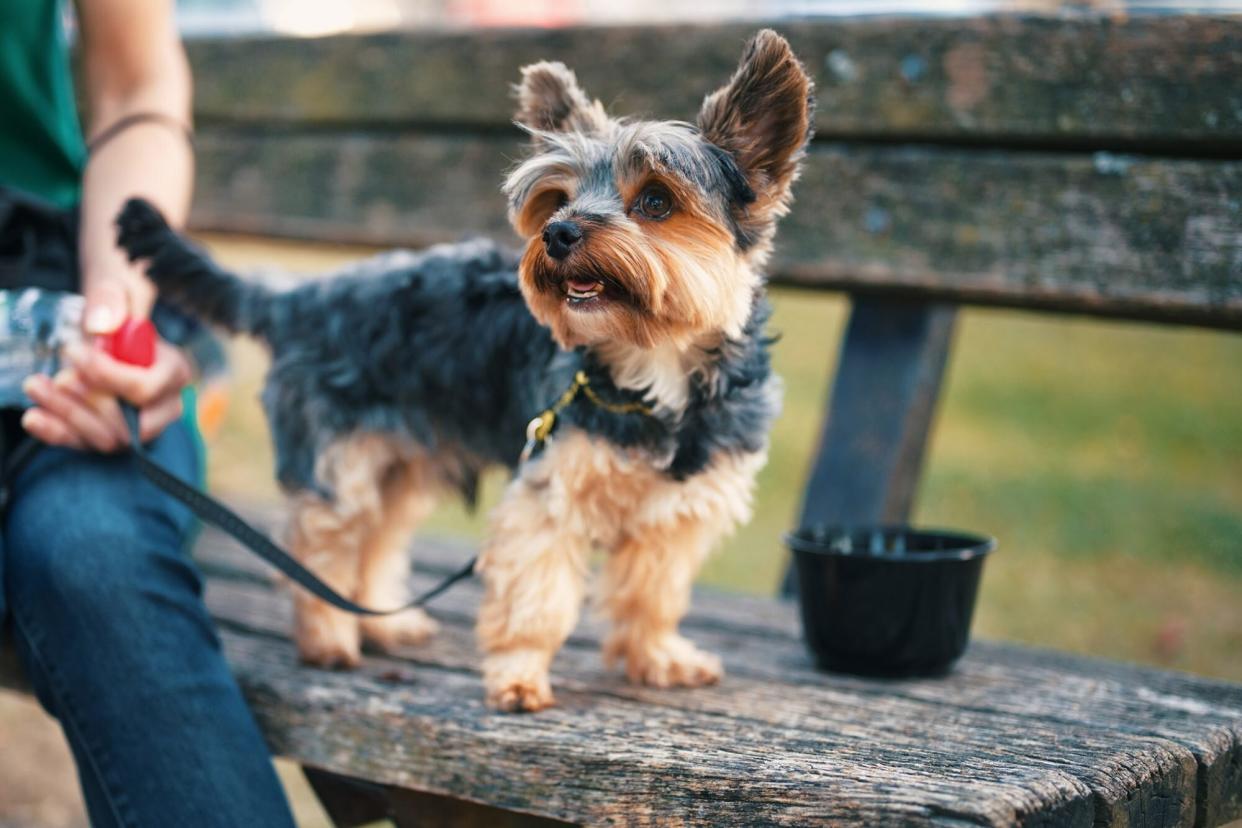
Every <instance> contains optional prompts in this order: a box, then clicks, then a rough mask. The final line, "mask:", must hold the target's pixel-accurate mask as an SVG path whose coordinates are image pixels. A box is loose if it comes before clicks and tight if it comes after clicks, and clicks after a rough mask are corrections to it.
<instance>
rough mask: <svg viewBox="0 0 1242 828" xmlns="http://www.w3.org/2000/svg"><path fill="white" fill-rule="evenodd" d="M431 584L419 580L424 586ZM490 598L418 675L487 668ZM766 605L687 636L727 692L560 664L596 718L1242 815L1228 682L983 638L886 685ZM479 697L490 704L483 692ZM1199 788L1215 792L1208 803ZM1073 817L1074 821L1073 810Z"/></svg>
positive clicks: (236, 618) (276, 631)
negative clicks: (723, 723) (717, 730)
mask: <svg viewBox="0 0 1242 828" xmlns="http://www.w3.org/2000/svg"><path fill="white" fill-rule="evenodd" d="M461 553H462V550H460V549H457V550H453V551H451V552H448V553H445V552H443V551H442V550H441V549H440V548H439V547H435V546H429V547H425V548H424V549H422V550H420V556H419V557H420V559H430V563H431V564H432V566H431V567H430V568H432V569H439V568H444V567H447V566H450V565H451V564H452V563H453V562H455V561H459V560H460V555H461ZM211 556H212V559H213V561H218V562H220V563H222V564H223V571H227V572H234V573H235V572H239V571H240V572H242V573H250V572H252V571H253V564H251V563H248V562H246V561H244V560H242V559H240V558H237V557H236V555H235V554H233V553H230V552H228V551H227V549H222V550H220V551H215V550H213V551H212V552H211ZM213 565H214V564H213ZM429 578H430V576H420V577H419V579H418V580H419V583H420V584H425V583H428V582H429ZM477 595H478V586H477V584H465V585H463V586H462V587H461V588H459V589H458V590H455V591H454V592H451V593H449V594H447V595H446V596H444V599H443V600H444V604H443V605H440V604H439V603H438V604H437V607H436V609H435V614H436V615H437V616H438V617H440V618H441V619H442V621H444V622H445V627H444V630H443V632H442V635H441V637H440V639H439V640H438V641H436V642H434V643H432V644H431V645H430V646H428V647H425V648H419V649H417V650H410V651H408V653H405V654H403V656H404V658H408V659H410V660H411V664H412V672H411V673H410V675H411V676H412V677H413V678H414V680H415V681H416V682H418V681H419V676H420V675H422V673H423V671H425V670H431V671H433V672H434V671H435V670H440V669H447V670H451V671H453V672H454V673H455V674H458V673H460V672H461V671H467V672H474V671H475V670H476V669H477V663H476V660H475V658H474V657H473V656H472V655H471V654H470V651H471V633H470V624H471V621H472V617H473V606H474V602H475V601H476V600H477ZM208 600H209V602H210V603H211V605H212V607H213V611H214V612H215V613H216V614H217V616H218V617H220V618H221V619H222V620H223V621H224V623H225V624H226V625H227V626H228V627H229V628H230V629H234V630H238V631H245V632H247V633H254V632H256V631H257V632H259V633H261V634H264V635H280V634H282V633H283V630H284V629H285V628H286V625H287V623H288V608H287V602H286V601H284V600H282V599H274V596H272V594H271V593H270V592H269V591H268V590H267V588H266V585H265V584H262V582H261V581H259V582H257V583H256V580H255V579H254V578H253V576H250V575H246V577H243V578H242V579H241V580H234V581H232V582H231V583H230V582H229V580H228V579H224V578H219V577H217V578H214V579H213V580H212V581H211V587H210V590H209V596H208ZM740 600H741V601H742V603H743V604H749V603H758V602H756V601H755V599H740ZM764 603H766V604H767V605H769V606H770V607H771V608H772V609H773V610H775V612H776V613H777V614H781V615H782V616H783V621H782V623H780V624H778V625H775V626H774V627H773V629H772V630H770V631H767V630H763V629H760V630H756V629H755V628H754V627H732V628H731V627H730V626H729V625H728V623H727V619H729V618H733V619H736V618H738V617H739V616H741V617H746V616H747V615H749V612H748V611H747V607H745V606H741V607H740V606H739V605H738V602H737V601H735V600H734V599H733V597H732V596H730V597H729V598H727V599H721V598H712V597H711V596H700V600H699V602H698V604H697V605H696V609H695V611H694V613H693V618H692V619H691V623H690V624H689V625H688V627H689V628H690V629H691V630H692V631H693V632H692V634H693V635H694V637H695V638H697V639H699V640H701V641H702V642H703V643H704V644H705V645H707V646H710V647H712V648H714V649H717V650H718V651H721V652H724V653H725V655H726V663H727V667H728V670H729V672H730V676H729V678H728V680H727V681H726V684H725V685H723V686H722V687H720V688H711V689H706V690H702V691H695V692H693V693H677V692H662V691H652V690H646V689H642V688H633V687H630V686H628V685H626V684H624V683H623V682H621V681H620V680H619V679H618V678H617V677H616V676H615V675H613V674H609V673H601V671H600V667H599V662H598V656H597V655H596V653H595V650H596V649H597V646H598V640H599V634H600V630H599V627H598V624H592V623H589V622H588V623H587V624H586V625H585V627H584V629H583V630H582V631H580V632H579V633H578V634H576V635H575V637H574V638H573V639H571V642H570V644H569V646H568V647H567V648H566V650H565V651H563V653H562V655H561V656H560V657H559V659H558V663H557V676H558V679H560V681H559V682H558V688H560V687H568V688H570V692H571V694H582V695H574V696H573V697H574V698H575V699H577V701H576V702H575V704H579V703H584V704H587V707H588V708H589V711H587V714H588V716H590V715H593V711H594V703H593V702H590V703H588V701H587V700H588V699H598V698H600V697H604V698H608V699H623V700H628V701H631V702H636V703H640V704H642V705H648V706H673V707H676V708H677V709H678V710H679V711H681V713H679V714H678V715H683V714H684V715H687V716H690V715H693V716H703V715H710V716H712V717H724V718H725V719H736V720H738V721H737V724H735V725H734V726H733V728H734V729H735V730H739V732H745V731H746V730H747V729H748V728H750V727H751V726H752V725H753V723H754V722H755V721H762V722H763V723H765V724H768V725H773V726H780V727H786V728H789V729H790V731H792V732H795V733H797V732H801V733H803V734H804V735H803V736H802V737H800V738H802V739H803V740H804V741H805V740H806V739H814V738H816V734H820V733H823V732H828V733H831V734H834V736H837V737H841V738H845V739H847V740H857V741H858V742H859V743H862V744H875V743H882V744H884V745H886V746H889V747H890V748H893V749H897V748H898V747H899V748H900V749H901V750H903V751H904V750H914V751H919V750H926V749H928V746H937V747H935V748H934V749H933V752H932V754H920V757H921V758H919V759H918V761H919V762H922V763H930V764H929V765H927V766H928V767H936V768H943V767H945V762H946V761H950V759H949V756H951V755H961V756H965V755H969V756H971V757H972V760H971V761H972V763H973V762H978V763H979V767H980V768H983V769H984V770H986V768H988V767H992V768H994V769H996V768H1004V767H1008V768H1009V769H1010V771H1009V772H1018V769H1019V768H1027V769H1028V770H1031V771H1032V772H1034V773H1036V777H1035V778H1044V777H1043V776H1041V775H1040V774H1045V773H1055V774H1069V776H1070V778H1073V779H1076V780H1078V781H1077V783H1076V784H1082V785H1085V786H1087V789H1088V790H1090V791H1091V792H1092V800H1093V801H1094V802H1095V805H1094V806H1093V807H1094V808H1095V811H1094V816H1092V817H1091V819H1093V820H1097V821H1098V822H1099V824H1115V825H1121V824H1169V825H1174V824H1193V823H1194V821H1195V816H1196V810H1198V811H1200V812H1201V814H1200V816H1201V817H1202V818H1201V819H1200V820H1199V824H1215V823H1214V822H1204V821H1203V820H1204V819H1206V818H1207V817H1208V816H1209V815H1212V816H1213V818H1215V817H1216V816H1220V815H1222V814H1225V815H1228V814H1230V813H1236V797H1237V795H1238V788H1239V787H1242V780H1237V779H1234V780H1233V783H1232V787H1229V788H1227V790H1226V791H1217V790H1215V789H1213V788H1212V787H1211V782H1210V779H1211V775H1212V773H1214V772H1216V771H1220V770H1221V769H1222V768H1223V769H1224V770H1225V771H1227V770H1228V768H1229V766H1230V763H1231V762H1232V763H1233V766H1234V767H1235V768H1236V762H1237V759H1238V757H1239V755H1240V754H1239V745H1242V688H1237V687H1233V686H1230V685H1223V686H1222V687H1223V690H1222V689H1221V688H1218V687H1217V686H1216V685H1215V684H1214V683H1212V682H1201V681H1200V680H1197V679H1193V678H1190V677H1179V676H1176V675H1175V674H1167V673H1161V672H1159V671H1151V670H1143V669H1142V668H1132V667H1129V666H1128V665H1104V670H1103V672H1104V673H1107V672H1108V670H1109V669H1112V668H1113V667H1116V668H1119V669H1123V670H1125V671H1126V672H1125V673H1124V676H1123V679H1122V680H1117V679H1114V678H1111V677H1108V676H1104V677H1097V675H1096V674H1097V672H1099V670H1097V668H1096V664H1097V663H1096V662H1094V661H1089V660H1086V659H1077V660H1074V659H1073V658H1072V657H1069V658H1070V660H1069V661H1068V662H1066V663H1065V664H1062V665H1058V666H1057V667H1049V666H1044V665H1040V664H1038V662H1039V661H1040V660H1041V659H1042V658H1044V657H1045V656H1044V654H1039V653H1037V652H1033V651H1025V650H1022V649H1021V648H1007V647H998V646H996V645H982V652H981V651H980V646H978V645H977V646H976V647H975V648H974V649H973V650H972V652H971V654H969V655H968V656H967V658H966V660H965V661H964V662H963V665H962V667H961V668H959V670H958V671H957V672H956V673H955V674H954V675H953V676H951V677H950V678H948V679H945V680H930V681H912V682H892V683H877V682H868V681H865V680H861V679H851V678H848V677H841V676H827V675H824V674H821V673H816V672H814V671H812V670H810V669H809V667H808V665H807V660H806V657H805V655H804V654H803V652H802V648H801V644H800V642H799V641H797V640H796V638H794V636H793V634H792V633H791V632H790V629H791V625H792V611H791V610H789V609H788V608H787V607H785V608H782V607H780V606H778V605H777V604H776V603H775V602H764ZM704 612H711V613H714V614H715V615H716V616H717V620H711V619H710V618H709V619H707V621H706V623H703V622H702V621H701V620H700V619H701V617H702V615H703V614H704ZM722 621H723V622H724V623H722ZM1028 653H1031V655H1028ZM1000 654H1008V656H1007V657H1008V659H1009V661H1010V662H1012V663H1009V664H1006V665H1005V667H1004V668H999V667H996V666H995V662H996V661H997V659H998V655H1000ZM1031 662H1035V663H1034V664H1032V663H1031ZM376 669H377V670H380V671H383V670H388V669H391V668H390V667H376ZM427 680H428V681H429V682H433V683H434V682H437V681H438V679H434V678H431V677H429V678H428V679H427ZM473 692H474V694H475V695H474V698H475V699H476V700H477V698H478V692H479V691H478V689H477V687H476V688H475V689H474V691H473ZM558 692H559V689H558ZM562 695H564V694H562ZM1158 700H1163V701H1164V703H1163V704H1162V703H1159V702H1158ZM1231 705H1233V706H1231ZM580 710H581V708H580ZM586 721H592V722H593V721H594V720H593V719H591V718H588V719H586ZM842 749H844V748H842V747H841V746H840V745H834V746H833V747H832V748H831V749H829V748H824V749H823V751H824V753H825V755H827V756H835V755H836V753H837V752H839V751H840V750H842ZM936 750H941V751H943V752H940V753H936V752H935V751H936ZM954 751H956V752H957V753H956V754H955V753H954ZM868 756H870V754H868ZM1196 760H1197V765H1196ZM850 761H851V762H858V761H863V762H867V761H870V759H869V758H864V759H859V758H854V759H851V760H850ZM991 763H995V764H991ZM972 767H973V765H972ZM1023 772H1025V771H1023ZM1217 776H1220V774H1219V773H1217ZM1005 778H1009V777H1005ZM1226 783H1227V784H1229V783H1228V781H1227V780H1226ZM1200 791H1202V792H1206V793H1205V796H1210V797H1215V798H1212V799H1209V798H1204V799H1199V792H1200ZM1229 791H1232V792H1233V794H1232V795H1233V797H1234V803H1233V805H1230V804H1229V803H1230V801H1229V798H1228V792H1229ZM1231 807H1233V808H1235V810H1233V811H1230V810H1229V808H1231ZM1062 815H1063V816H1065V817H1066V818H1069V812H1065V813H1064V814H1062ZM1083 818H1084V819H1085V818H1086V817H1085V816H1084V817H1083ZM1216 821H1221V820H1216Z"/></svg>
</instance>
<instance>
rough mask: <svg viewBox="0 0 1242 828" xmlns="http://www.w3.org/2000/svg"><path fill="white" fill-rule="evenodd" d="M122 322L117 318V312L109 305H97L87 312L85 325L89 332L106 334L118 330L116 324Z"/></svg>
mask: <svg viewBox="0 0 1242 828" xmlns="http://www.w3.org/2000/svg"><path fill="white" fill-rule="evenodd" d="M119 324H121V320H120V319H118V318H117V314H116V312H115V311H114V310H112V308H110V307H108V306H107V305H96V306H95V307H93V308H91V309H90V311H89V312H88V313H87V314H86V321H85V323H84V325H83V327H85V328H86V332H87V333H92V334H106V333H112V332H113V331H114V330H116V326H117V325H119Z"/></svg>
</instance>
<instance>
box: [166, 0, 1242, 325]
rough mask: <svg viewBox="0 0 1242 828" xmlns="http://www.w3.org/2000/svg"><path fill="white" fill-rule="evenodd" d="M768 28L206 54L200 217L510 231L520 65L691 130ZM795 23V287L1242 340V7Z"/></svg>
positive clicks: (342, 228)
mask: <svg viewBox="0 0 1242 828" xmlns="http://www.w3.org/2000/svg"><path fill="white" fill-rule="evenodd" d="M757 27H758V24H750V25H742V24H737V25H732V24H731V25H728V26H674V27H648V28H641V29H639V28H630V27H617V28H605V29H569V30H558V31H529V30H482V31H472V32H468V33H444V32H421V33H404V34H384V35H370V36H341V37H330V38H322V39H312V40H302V39H287V38H256V39H244V40H214V39H207V40H198V41H193V42H192V43H191V44H190V55H191V61H192V63H193V64H194V67H195V72H196V81H197V103H196V111H197V117H198V121H199V130H200V164H201V166H200V178H199V191H198V198H197V201H196V209H195V213H194V216H193V223H194V226H196V227H197V228H199V229H206V230H212V229H214V230H228V231H243V232H254V233H271V234H276V235H285V236H293V237H298V238H311V239H323V240H331V241H345V242H370V243H376V244H382V245H424V244H428V243H432V242H437V241H450V240H456V239H459V238H461V237H462V236H464V235H470V234H477V233H487V234H493V235H499V236H500V237H501V238H511V239H512V238H513V236H512V235H511V232H510V231H509V230H508V227H507V223H506V220H505V204H504V201H503V198H502V197H501V195H500V193H499V185H500V182H501V180H502V178H503V175H504V171H505V170H506V169H507V168H508V167H509V166H511V165H512V163H513V162H514V160H515V159H516V158H520V157H521V155H522V153H523V151H524V145H523V139H522V138H521V136H520V135H519V134H518V132H517V130H516V129H515V128H514V127H513V126H512V124H511V123H510V122H509V118H510V116H511V113H512V108H513V102H512V100H511V98H510V85H511V84H512V83H513V81H514V80H515V79H517V77H518V70H519V67H521V66H522V65H524V64H526V63H529V62H532V61H535V60H539V59H559V60H564V61H565V62H566V63H568V64H570V65H571V66H573V67H574V68H575V69H576V70H577V71H578V73H579V74H580V76H581V78H582V81H583V83H584V84H585V86H586V88H587V89H588V91H590V92H591V93H592V94H595V95H598V96H599V97H600V98H601V99H603V100H604V101H606V102H608V103H609V104H610V105H612V106H613V107H614V108H615V109H616V110H617V111H620V112H628V113H653V114H656V115H659V116H668V117H680V118H693V116H694V114H695V112H696V110H697V107H698V105H699V102H700V101H701V99H702V97H703V95H704V94H705V93H706V92H708V91H710V90H712V89H714V88H715V87H716V86H717V85H719V84H720V83H721V82H722V81H723V80H724V79H725V78H726V77H727V76H728V75H729V73H730V72H731V71H732V68H733V67H734V66H735V65H736V61H737V57H738V53H739V50H740V45H741V43H742V42H743V41H744V40H745V38H746V36H747V35H748V34H749V33H751V32H753V31H754V30H755V29H756V28H757ZM778 28H779V29H780V30H781V31H782V32H784V33H785V34H787V35H788V36H789V37H790V39H791V41H792V43H793V45H794V48H795V49H796V50H797V51H798V53H799V54H800V55H801V56H802V57H803V58H804V60H805V61H806V62H807V64H808V66H809V68H810V69H811V71H812V72H813V73H814V74H815V75H817V80H818V84H819V87H818V98H819V109H818V112H819V114H818V116H817V126H818V129H819V136H818V138H817V139H816V142H815V144H814V145H813V147H812V148H811V152H810V155H809V158H808V160H807V164H806V171H805V174H804V176H803V180H802V181H801V182H800V184H799V185H798V188H797V191H796V195H797V202H796V205H795V209H794V212H793V213H792V215H790V216H789V218H788V219H787V220H786V221H785V223H784V225H783V226H782V229H781V233H780V237H779V239H778V244H777V256H776V258H775V260H774V262H773V268H772V275H773V279H774V280H775V281H776V282H778V283H784V284H794V285H800V286H805V287H812V288H820V289H834V290H846V291H849V292H851V293H873V294H880V295H882V296H884V297H885V298H892V297H897V298H901V299H911V300H916V301H947V302H958V303H976V304H998V305H1008V306H1015V307H1024V308H1040V309H1050V310H1057V311H1071V312H1085V313H1092V314H1099V315H1107V316H1120V317H1129V318H1138V319H1152V320H1162V321H1171V322H1181V323H1190V324H1198V325H1207V326H1216V327H1225V328H1234V329H1242V84H1239V83H1238V82H1237V78H1238V77H1242V17H1217V18H1213V17H1189V18H1188V17H1177V18H1172V17H1158V16H1150V17H1135V18H1132V19H1128V20H1121V19H1117V20H1114V19H1109V18H1098V17H1084V18H1079V19H1069V20H1055V19H1047V18H1044V19H1038V18H1037V19H1029V18H1010V17H989V18H981V19H974V20H969V21H962V20H952V21H948V20H927V19H921V20H920V19H913V20H911V19H904V20H852V21H836V22H823V21H820V22H800V23H790V24H787V25H786V24H780V25H778ZM1136 150H1141V151H1142V152H1143V154H1135V152H1134V151H1136ZM1127 153H1128V154H1127Z"/></svg>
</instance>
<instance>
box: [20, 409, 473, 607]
mask: <svg viewBox="0 0 1242 828" xmlns="http://www.w3.org/2000/svg"><path fill="white" fill-rule="evenodd" d="M121 411H122V413H123V414H124V415H125V424H126V426H128V428H129V440H130V449H131V452H132V455H133V458H134V461H135V462H136V463H137V464H138V470H139V471H140V472H142V475H143V477H145V478H147V480H150V481H151V483H152V484H154V485H155V486H156V488H158V489H160V490H161V491H163V492H164V493H166V494H168V495H169V496H171V497H173V498H176V499H177V500H179V501H180V502H181V503H183V504H185V506H186V508H188V509H189V510H190V511H191V512H193V513H194V515H195V516H196V517H197V518H198V519H199V520H201V521H203V522H204V523H209V524H211V525H212V526H215V527H216V528H217V529H219V530H220V531H222V532H224V533H225V534H227V535H228V536H229V537H231V538H233V539H234V540H236V541H237V542H238V543H240V544H241V545H242V546H244V547H246V548H247V549H249V550H250V551H251V552H253V553H254V554H256V555H258V556H259V557H260V558H262V559H263V560H265V561H267V562H268V563H269V564H271V565H272V566H274V567H276V569H279V570H280V571H281V572H282V573H284V574H285V575H286V576H288V577H289V579H290V580H291V581H293V582H294V583H296V584H297V585H298V586H300V587H302V588H303V589H305V590H306V591H307V592H309V593H311V594H312V595H314V596H315V597H316V598H319V599H320V600H322V601H326V602H327V603H329V604H331V605H332V606H334V607H336V608H337V609H341V610H344V611H345V612H350V613H353V614H354V615H370V616H376V615H395V614H396V613H399V612H405V611H406V610H410V609H414V608H415V607H421V606H423V605H424V604H426V603H427V602H428V601H430V600H431V599H433V598H435V597H437V596H438V595H440V594H441V593H442V592H444V591H445V590H447V589H448V588H449V587H451V586H453V585H454V584H456V583H457V582H458V581H463V580H465V579H466V578H469V577H470V576H471V575H473V574H474V565H475V561H476V560H477V558H471V559H470V560H469V562H467V564H466V565H465V566H463V567H462V568H461V569H459V570H457V571H456V572H454V573H453V574H451V575H449V576H448V577H446V578H445V579H444V580H442V581H440V583H438V584H436V585H435V586H434V587H432V588H431V589H429V590H427V591H426V592H424V593H423V594H422V595H419V596H418V597H417V598H415V599H414V600H412V601H410V602H409V603H407V604H404V605H403V606H400V607H396V608H394V609H387V610H377V609H371V608H370V607H364V606H362V605H361V604H356V603H354V602H353V601H351V600H349V599H348V598H346V597H345V596H343V595H341V594H340V593H339V592H337V591H336V590H334V589H333V588H332V587H330V586H328V585H327V584H326V583H324V582H323V581H322V580H320V578H319V576H317V575H316V574H315V573H313V572H311V571H310V570H309V569H307V568H306V567H305V566H303V565H302V564H301V563H299V562H298V560H297V559H296V558H294V557H293V556H292V555H290V554H289V553H288V552H286V551H285V550H283V549H281V548H280V547H279V546H277V545H276V544H275V543H273V542H272V540H271V539H270V538H268V536H267V535H265V534H263V533H262V532H260V531H259V530H258V529H256V528H254V527H253V526H251V525H250V524H249V523H247V522H246V521H245V520H244V519H243V518H242V517H241V516H240V515H238V514H237V513H236V512H234V511H233V510H232V509H230V508H229V507H227V506H225V505H224V504H223V503H221V502H220V501H218V500H216V499H215V498H213V497H211V496H210V495H208V494H205V493H203V492H201V491H199V490H198V489H197V488H196V487H195V486H192V485H190V484H189V483H186V482H185V481H184V480H182V479H181V478H179V477H177V476H176V475H175V474H173V473H172V472H170V471H168V469H166V468H164V467H163V466H161V465H160V464H159V463H157V462H156V461H155V460H153V459H152V458H151V456H150V455H149V454H147V452H146V449H144V448H143V446H142V440H141V439H139V436H138V410H137V409H135V408H134V407H133V406H132V405H130V404H129V403H124V402H123V403H121ZM40 446H41V444H40V443H39V442H38V441H37V440H35V439H34V438H33V437H27V438H26V439H25V440H23V441H22V442H21V443H19V444H18V445H17V447H16V448H15V449H14V450H13V453H12V454H11V455H10V456H9V457H7V458H5V457H3V454H4V452H0V465H2V466H3V469H2V473H0V514H3V511H4V507H5V506H7V505H8V504H7V501H8V498H9V487H10V486H11V485H12V484H13V481H14V480H15V479H16V477H17V473H18V472H19V471H21V469H22V467H23V466H25V465H26V463H27V462H29V461H30V459H31V458H33V457H34V454H35V452H36V451H37V450H38V449H39V448H40Z"/></svg>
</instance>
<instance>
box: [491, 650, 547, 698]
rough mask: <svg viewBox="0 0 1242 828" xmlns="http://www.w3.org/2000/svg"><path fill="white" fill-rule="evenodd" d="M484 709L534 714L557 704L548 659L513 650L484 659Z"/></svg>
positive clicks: (539, 654) (530, 652)
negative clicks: (485, 701) (485, 700)
mask: <svg viewBox="0 0 1242 828" xmlns="http://www.w3.org/2000/svg"><path fill="white" fill-rule="evenodd" d="M483 687H484V690H485V691H486V694H487V696H486V698H487V706H488V707H492V708H495V709H496V710H503V711H504V712H506V713H536V712H538V711H540V710H543V709H545V708H548V707H551V706H552V705H554V704H556V699H554V698H553V697H552V685H551V683H550V682H549V681H548V657H547V655H546V654H544V653H542V652H536V651H534V650H513V651H509V652H505V653H496V654H493V655H489V656H488V657H487V658H485V659H484V660H483Z"/></svg>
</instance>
